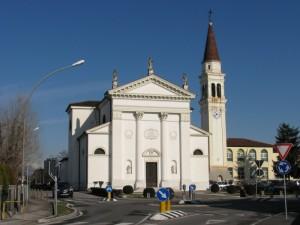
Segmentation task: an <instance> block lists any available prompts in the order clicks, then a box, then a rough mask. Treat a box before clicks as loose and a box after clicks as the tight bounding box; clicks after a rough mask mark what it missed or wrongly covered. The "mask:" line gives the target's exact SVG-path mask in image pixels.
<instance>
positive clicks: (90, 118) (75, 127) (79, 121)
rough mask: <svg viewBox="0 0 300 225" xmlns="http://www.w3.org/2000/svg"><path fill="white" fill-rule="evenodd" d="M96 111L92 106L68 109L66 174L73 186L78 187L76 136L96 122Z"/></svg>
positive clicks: (77, 143) (77, 144)
mask: <svg viewBox="0 0 300 225" xmlns="http://www.w3.org/2000/svg"><path fill="white" fill-rule="evenodd" d="M97 118H98V116H97V112H96V111H94V108H93V107H77V106H76V107H71V109H70V111H69V120H70V125H69V147H68V157H69V162H68V174H69V179H68V181H69V183H70V184H71V185H72V186H73V187H74V188H75V189H78V188H79V179H78V177H79V175H78V168H79V142H78V140H77V138H78V137H79V136H80V135H82V134H83V132H84V131H85V130H87V129H89V128H91V127H93V126H95V125H96V124H97V122H98V119H97Z"/></svg>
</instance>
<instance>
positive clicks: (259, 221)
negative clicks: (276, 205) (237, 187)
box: [251, 213, 282, 225]
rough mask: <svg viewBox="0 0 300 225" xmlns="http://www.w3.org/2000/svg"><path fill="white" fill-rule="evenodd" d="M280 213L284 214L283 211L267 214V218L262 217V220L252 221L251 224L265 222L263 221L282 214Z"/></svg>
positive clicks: (255, 224)
mask: <svg viewBox="0 0 300 225" xmlns="http://www.w3.org/2000/svg"><path fill="white" fill-rule="evenodd" d="M280 214H282V213H277V214H275V215H273V216H272V215H270V216H267V217H265V218H262V219H260V220H257V221H256V222H254V223H251V225H257V224H259V223H261V222H263V221H265V220H268V219H270V218H272V217H274V216H278V215H280Z"/></svg>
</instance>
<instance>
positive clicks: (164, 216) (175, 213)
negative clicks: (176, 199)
mask: <svg viewBox="0 0 300 225" xmlns="http://www.w3.org/2000/svg"><path fill="white" fill-rule="evenodd" d="M186 215H187V213H185V212H183V211H181V210H172V211H169V212H165V213H156V214H155V215H153V216H152V217H151V218H150V220H155V221H160V220H170V219H175V218H179V217H183V216H186Z"/></svg>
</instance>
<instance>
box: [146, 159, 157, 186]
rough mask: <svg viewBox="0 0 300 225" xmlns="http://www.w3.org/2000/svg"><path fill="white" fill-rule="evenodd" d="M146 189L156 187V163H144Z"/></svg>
mask: <svg viewBox="0 0 300 225" xmlns="http://www.w3.org/2000/svg"><path fill="white" fill-rule="evenodd" d="M146 187H157V162H146Z"/></svg>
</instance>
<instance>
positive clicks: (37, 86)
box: [21, 59, 85, 204]
mask: <svg viewBox="0 0 300 225" xmlns="http://www.w3.org/2000/svg"><path fill="white" fill-rule="evenodd" d="M84 63H85V60H83V59H81V60H78V61H76V62H74V63H73V64H71V65H67V66H63V67H60V68H58V69H55V70H53V71H51V72H49V73H47V74H45V75H44V76H43V77H42V78H41V79H40V80H39V81H38V82H37V83H36V84H35V85H34V86H33V87H32V89H31V91H30V92H29V94H28V95H27V96H26V97H25V99H24V101H23V106H24V107H23V108H24V109H25V106H26V104H27V103H28V102H29V101H30V99H31V97H32V95H33V94H34V92H35V91H36V90H37V89H38V88H39V87H40V86H41V85H42V84H43V83H44V82H45V81H46V80H48V79H49V78H50V77H52V76H54V75H56V74H58V73H59V72H62V71H64V70H67V69H69V68H73V67H76V66H80V65H82V64H84ZM25 112H26V110H25V111H24V116H23V140H22V183H21V185H22V187H23V184H24V153H25V126H26V119H25ZM27 185H28V184H27ZM22 192H23V188H22ZM27 198H28V196H27ZM22 200H23V204H24V194H23V199H22Z"/></svg>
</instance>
